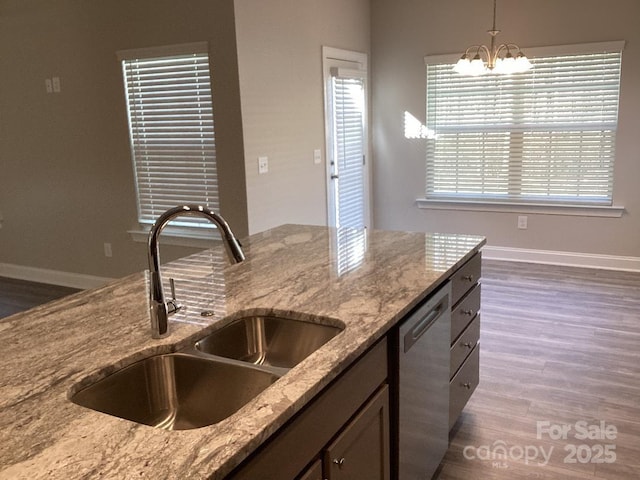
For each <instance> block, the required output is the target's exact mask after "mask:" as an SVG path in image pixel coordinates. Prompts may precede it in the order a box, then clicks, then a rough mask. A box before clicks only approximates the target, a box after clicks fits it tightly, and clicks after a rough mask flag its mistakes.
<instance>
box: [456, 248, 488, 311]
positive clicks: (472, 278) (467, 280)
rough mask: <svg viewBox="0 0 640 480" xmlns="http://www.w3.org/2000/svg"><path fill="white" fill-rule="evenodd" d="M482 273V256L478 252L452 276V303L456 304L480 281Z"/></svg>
mask: <svg viewBox="0 0 640 480" xmlns="http://www.w3.org/2000/svg"><path fill="white" fill-rule="evenodd" d="M481 273H482V256H481V253H476V254H475V255H474V256H473V258H471V260H469V261H468V262H467V263H465V264H464V265H463V266H462V267H460V268H459V269H458V270H457V271H456V272H455V273H454V274H453V275H452V276H451V305H455V304H456V302H458V300H460V299H461V298H462V297H463V296H464V294H465V293H467V291H468V290H469V289H470V288H471V287H472V286H474V285H475V284H476V283H478V280H479V279H480V275H481Z"/></svg>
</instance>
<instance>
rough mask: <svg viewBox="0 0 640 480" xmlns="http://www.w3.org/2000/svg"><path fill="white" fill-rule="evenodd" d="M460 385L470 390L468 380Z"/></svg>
mask: <svg viewBox="0 0 640 480" xmlns="http://www.w3.org/2000/svg"><path fill="white" fill-rule="evenodd" d="M462 386H463V387H464V388H466V389H467V390H471V384H470V383H469V382H467V383H463V384H462Z"/></svg>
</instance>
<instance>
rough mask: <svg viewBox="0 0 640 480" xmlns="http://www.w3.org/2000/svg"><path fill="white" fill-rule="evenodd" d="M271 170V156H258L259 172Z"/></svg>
mask: <svg viewBox="0 0 640 480" xmlns="http://www.w3.org/2000/svg"><path fill="white" fill-rule="evenodd" d="M268 171H269V157H258V173H259V174H263V173H267V172H268Z"/></svg>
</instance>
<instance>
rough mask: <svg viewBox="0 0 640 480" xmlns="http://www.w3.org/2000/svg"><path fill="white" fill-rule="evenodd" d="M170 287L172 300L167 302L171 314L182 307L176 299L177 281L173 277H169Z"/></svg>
mask: <svg viewBox="0 0 640 480" xmlns="http://www.w3.org/2000/svg"><path fill="white" fill-rule="evenodd" d="M169 288H171V300H169V301H168V302H167V313H168V314H169V315H171V314H172V313H176V312H177V311H178V310H180V309H181V308H182V305H180V304H179V303H178V302H177V300H176V282H175V281H174V280H173V278H169Z"/></svg>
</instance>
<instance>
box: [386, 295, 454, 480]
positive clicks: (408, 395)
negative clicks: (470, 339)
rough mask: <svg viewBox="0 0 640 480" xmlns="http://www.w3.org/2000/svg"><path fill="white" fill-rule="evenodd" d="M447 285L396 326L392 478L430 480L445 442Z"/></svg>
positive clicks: (448, 332)
mask: <svg viewBox="0 0 640 480" xmlns="http://www.w3.org/2000/svg"><path fill="white" fill-rule="evenodd" d="M450 298H451V285H450V284H449V282H447V283H446V284H445V285H444V286H443V287H442V288H440V289H439V290H438V291H437V292H436V293H435V294H433V295H432V296H431V297H429V298H428V299H427V300H426V302H425V303H423V304H422V305H420V306H419V307H417V309H416V310H415V311H414V312H412V313H411V314H410V315H409V316H408V317H407V318H406V319H405V320H403V322H402V323H401V324H400V325H399V329H398V338H397V342H398V344H397V352H398V359H397V361H398V370H397V371H398V378H397V406H396V408H397V409H398V419H399V421H398V430H397V444H396V448H397V459H398V460H397V461H398V465H397V472H398V479H399V480H428V479H430V478H431V477H432V476H433V474H434V472H435V471H436V469H437V468H438V465H439V464H440V462H441V460H442V458H443V457H444V454H445V453H446V451H447V447H448V442H449V356H450V352H449V345H450V338H449V337H450V329H451V306H450Z"/></svg>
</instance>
